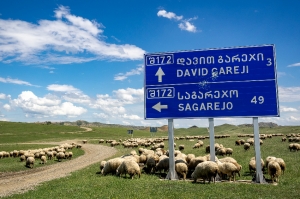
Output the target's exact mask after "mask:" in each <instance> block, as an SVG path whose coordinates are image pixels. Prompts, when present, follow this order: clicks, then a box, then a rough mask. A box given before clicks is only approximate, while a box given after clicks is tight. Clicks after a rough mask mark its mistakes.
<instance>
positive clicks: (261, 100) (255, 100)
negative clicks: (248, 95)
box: [251, 96, 264, 104]
mask: <svg viewBox="0 0 300 199" xmlns="http://www.w3.org/2000/svg"><path fill="white" fill-rule="evenodd" d="M251 103H253V104H257V103H258V104H263V103H264V97H263V96H259V97H257V96H254V97H253V98H252V100H251Z"/></svg>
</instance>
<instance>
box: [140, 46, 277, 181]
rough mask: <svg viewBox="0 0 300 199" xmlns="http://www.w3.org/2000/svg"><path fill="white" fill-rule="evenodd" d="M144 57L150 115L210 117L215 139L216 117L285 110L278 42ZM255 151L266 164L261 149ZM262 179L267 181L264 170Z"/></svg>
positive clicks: (265, 114) (274, 114) (271, 114)
mask: <svg viewBox="0 0 300 199" xmlns="http://www.w3.org/2000/svg"><path fill="white" fill-rule="evenodd" d="M144 61H145V80H144V99H145V100H144V102H145V106H144V107H145V111H144V118H145V119H163V118H164V119H168V120H170V119H177V118H178V119H183V118H209V126H210V136H211V138H210V139H212V135H213V134H214V133H213V118H218V117H252V118H255V119H253V121H256V122H257V119H258V117H262V116H263V117H279V115H280V114H279V103H278V89H277V74H276V60H275V46H274V45H261V46H247V47H236V48H220V49H208V50H194V51H180V52H167V53H152V54H145V56H144ZM172 121H173V120H172ZM255 124H256V123H255ZM172 125H173V123H172ZM255 126H256V125H255ZM169 128H170V126H169ZM254 134H257V135H255V136H256V137H257V136H258V135H259V131H258V126H257V127H255V129H254ZM170 136H171V135H170V131H169V141H170ZM213 143H214V139H213V140H211V142H210V144H211V147H212V146H213V145H214V144H213ZM256 143H257V142H256ZM255 150H256V160H257V163H260V148H259V147H258V146H257V145H256V147H255ZM212 151H213V150H211V158H212V159H214V153H213V154H212ZM212 155H213V157H212ZM258 156H259V157H258ZM258 158H259V159H258ZM170 161H171V158H170ZM170 165H171V162H170ZM170 169H171V167H170ZM172 172H173V171H172ZM258 172H260V171H258ZM257 178H259V179H257V182H262V180H261V179H262V174H261V175H260V174H258V176H257Z"/></svg>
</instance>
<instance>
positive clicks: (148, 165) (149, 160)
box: [145, 156, 156, 173]
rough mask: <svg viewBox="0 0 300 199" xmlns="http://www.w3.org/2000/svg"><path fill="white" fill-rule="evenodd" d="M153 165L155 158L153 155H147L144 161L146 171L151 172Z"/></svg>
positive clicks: (154, 164) (153, 168)
mask: <svg viewBox="0 0 300 199" xmlns="http://www.w3.org/2000/svg"><path fill="white" fill-rule="evenodd" d="M155 166H156V160H155V158H154V157H153V156H149V157H147V161H146V167H145V170H146V173H152V172H154V170H155Z"/></svg>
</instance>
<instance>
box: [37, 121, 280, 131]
mask: <svg viewBox="0 0 300 199" xmlns="http://www.w3.org/2000/svg"><path fill="white" fill-rule="evenodd" d="M38 123H39V122H38ZM43 123H48V122H43ZM52 123H53V124H60V125H65V126H83V127H123V128H128V129H136V130H150V127H149V126H135V125H122V124H105V123H101V122H88V121H85V120H77V121H75V122H69V121H66V122H52ZM232 126H235V125H232ZM237 126H240V127H243V126H244V127H253V124H240V125H237ZM258 126H259V127H270V128H271V127H278V126H279V125H278V124H276V123H273V122H259V123H258ZM157 128H158V129H157V130H158V131H168V125H163V126H161V127H157ZM189 128H199V127H198V126H196V125H193V126H191V127H189Z"/></svg>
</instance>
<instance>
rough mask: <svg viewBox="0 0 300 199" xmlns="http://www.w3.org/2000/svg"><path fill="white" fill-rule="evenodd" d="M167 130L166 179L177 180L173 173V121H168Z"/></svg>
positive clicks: (174, 172)
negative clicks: (167, 160)
mask: <svg viewBox="0 0 300 199" xmlns="http://www.w3.org/2000/svg"><path fill="white" fill-rule="evenodd" d="M168 130H169V134H168V136H169V172H168V175H167V177H166V179H169V180H177V179H178V176H177V173H176V171H175V160H174V159H175V155H174V124H173V119H168Z"/></svg>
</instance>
